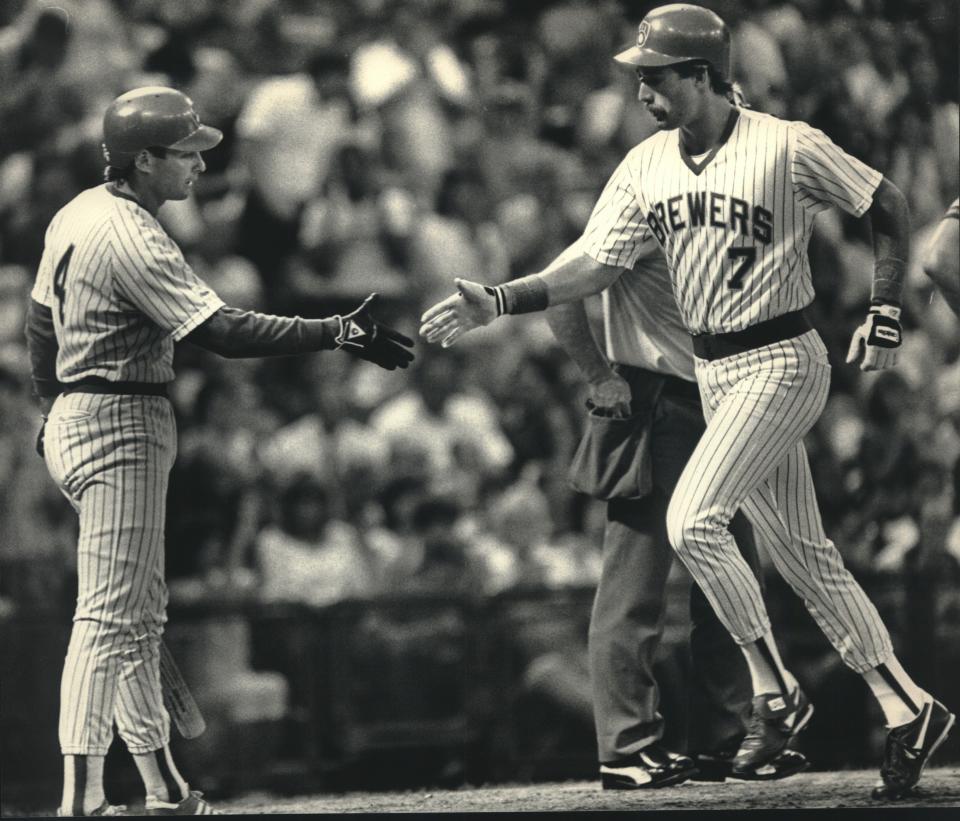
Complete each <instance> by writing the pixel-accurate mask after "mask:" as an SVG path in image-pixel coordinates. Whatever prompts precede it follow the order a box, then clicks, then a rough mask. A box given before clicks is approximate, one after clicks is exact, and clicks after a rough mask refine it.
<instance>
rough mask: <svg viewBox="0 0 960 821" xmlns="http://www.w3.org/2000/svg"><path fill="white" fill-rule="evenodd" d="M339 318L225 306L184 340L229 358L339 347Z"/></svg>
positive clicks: (307, 351) (288, 353) (295, 352)
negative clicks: (303, 315) (314, 317)
mask: <svg viewBox="0 0 960 821" xmlns="http://www.w3.org/2000/svg"><path fill="white" fill-rule="evenodd" d="M338 330H339V323H338V321H337V320H336V319H332V318H331V319H303V318H301V317H298V316H294V317H291V316H273V315H270V314H261V313H257V312H255V311H241V310H239V309H237V308H231V307H229V306H224V307H223V308H220V309H219V310H218V311H217V312H216V313H214V314H213V316H211V317H210V318H209V319H208V320H207V321H206V322H204V323H203V324H202V325H199V326H198V327H197V328H196V329H195V330H193V331H192V332H191V333H189V334H188V335H187V336H186V337H184V339H185V340H186V341H187V342H192V343H193V344H194V345H198V346H200V347H201V348H205V349H206V350H208V351H213V352H214V353H216V354H219V355H220V356H223V357H227V358H228V359H244V358H250V357H260V356H289V355H291V354H300V353H310V352H312V351H320V350H332V349H333V348H335V347H336V336H337V333H338Z"/></svg>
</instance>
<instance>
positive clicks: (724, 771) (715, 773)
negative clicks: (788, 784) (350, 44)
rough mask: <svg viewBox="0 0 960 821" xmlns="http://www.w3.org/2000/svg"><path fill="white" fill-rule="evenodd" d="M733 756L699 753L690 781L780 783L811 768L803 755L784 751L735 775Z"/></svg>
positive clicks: (728, 754)
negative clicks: (729, 780) (766, 761)
mask: <svg viewBox="0 0 960 821" xmlns="http://www.w3.org/2000/svg"><path fill="white" fill-rule="evenodd" d="M733 756H734V753H733V752H719V753H697V754H696V755H694V757H693V763H694V764H695V765H696V767H697V772H696V774H695V775H693V776H691V777H690V780H691V781H713V782H720V781H726V780H727V779H728V778H732V779H735V780H737V781H778V780H779V779H781V778H789V777H790V776H791V775H796V774H797V773H800V772H803V771H804V770H805V769H807V768H808V767H809V766H810V762H809V761H807V757H806V756H805V755H804V754H803V753H799V752H797V751H796V750H784V751H783V752H782V753H780V755H778V756H777V757H776V758H774V759H773V761H770V762H768V763H766V764H760V765H759V766H757V767H754V768H752V769H745V770H742V771H741V772H739V773H734V771H733Z"/></svg>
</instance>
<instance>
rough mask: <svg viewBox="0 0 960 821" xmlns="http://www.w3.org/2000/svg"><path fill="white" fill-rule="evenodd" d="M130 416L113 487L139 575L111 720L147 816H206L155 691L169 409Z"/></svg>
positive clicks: (156, 406)
mask: <svg viewBox="0 0 960 821" xmlns="http://www.w3.org/2000/svg"><path fill="white" fill-rule="evenodd" d="M120 401H122V402H124V403H126V404H127V405H129V407H128V412H129V413H131V414H136V416H137V417H138V420H137V421H138V423H139V424H140V425H142V426H143V431H142V433H143V434H144V435H142V436H140V437H137V438H136V439H130V440H128V441H127V442H125V444H124V446H123V448H124V453H123V454H122V455H123V458H122V459H121V465H122V466H121V467H120V468H119V469H118V471H117V477H118V481H119V483H120V486H121V487H122V488H123V489H124V493H123V498H124V500H125V505H126V512H127V516H126V520H127V521H128V522H130V524H129V530H128V531H125V532H127V536H128V542H129V547H130V550H131V553H133V554H135V555H136V561H137V564H138V566H139V569H140V574H139V583H138V585H137V586H136V587H135V588H134V589H132V590H130V592H129V595H128V597H127V600H126V608H127V611H128V612H129V613H131V614H132V615H133V617H134V618H135V619H136V620H135V622H134V623H133V624H132V625H131V629H130V632H129V640H128V641H127V643H126V646H125V649H124V654H123V658H122V664H121V669H120V675H119V682H118V689H117V702H116V708H115V711H114V718H115V720H116V722H117V729H118V731H119V734H120V737H121V738H122V739H123V740H124V742H125V743H126V745H127V749H128V750H129V751H130V753H131V755H132V756H133V759H134V762H135V764H136V766H137V770H138V771H139V773H140V777H141V778H142V779H143V784H144V790H145V793H146V802H145V811H146V813H147V815H212V814H214V811H213V809H212V808H211V807H210V805H209V804H208V803H207V802H206V801H204V800H203V798H202V797H201V794H200V793H199V792H196V791H191V790H190V787H189V785H188V784H187V782H186V780H185V779H184V778H183V776H182V775H181V774H180V772H179V770H178V769H177V766H176V764H175V763H174V760H173V755H172V754H171V751H170V746H169V745H170V716H169V715H168V714H167V711H166V708H165V707H164V705H163V694H162V690H161V684H160V641H161V637H162V634H163V626H164V624H165V623H166V608H167V587H166V582H165V581H164V526H165V518H166V498H167V485H168V481H169V474H170V469H171V468H172V466H173V460H174V455H175V442H176V429H175V425H174V420H173V412H172V409H171V407H170V405H169V403H168V402H166V400H163V399H160V398H153V397H151V398H146V399H132V400H127V399H124V400H120Z"/></svg>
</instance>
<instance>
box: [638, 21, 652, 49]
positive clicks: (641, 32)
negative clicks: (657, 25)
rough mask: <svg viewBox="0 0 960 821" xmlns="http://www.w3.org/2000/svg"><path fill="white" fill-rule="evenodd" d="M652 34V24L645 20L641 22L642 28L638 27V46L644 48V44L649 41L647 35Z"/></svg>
mask: <svg viewBox="0 0 960 821" xmlns="http://www.w3.org/2000/svg"><path fill="white" fill-rule="evenodd" d="M649 35H650V24H649V23H648V22H647V21H646V20H644V21H643V22H642V23H641V24H640V28H639V29H637V48H642V47H643V44H644V43H646V42H647V37H648V36H649Z"/></svg>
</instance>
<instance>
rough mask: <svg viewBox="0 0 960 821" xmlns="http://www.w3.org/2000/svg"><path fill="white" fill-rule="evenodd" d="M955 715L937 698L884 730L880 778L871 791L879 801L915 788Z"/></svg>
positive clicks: (904, 793) (895, 797)
mask: <svg viewBox="0 0 960 821" xmlns="http://www.w3.org/2000/svg"><path fill="white" fill-rule="evenodd" d="M955 720H956V717H955V716H954V714H953V713H951V712H950V711H949V710H948V709H947V708H946V707H944V706H943V705H942V704H941V703H940V702H939V701H937V700H936V699H931V700H930V701H928V702H927V703H926V704H924V705H923V709H922V710H921V711H920V712H919V713H918V714H917V717H916V718H914V719H913V720H912V721H908V722H907V723H906V724H901V725H900V726H899V727H893V728H892V729H891V730H890V731H889V732H888V733H887V743H886V746H885V748H884V753H883V764H881V765H880V778H881V779H882V780H881V782H880V784H878V785H877V786H876V787H875V788H874V790H873V793H872V796H873V797H874V798H875V799H877V800H878V801H884V800H888V801H895V800H897V799H898V798H906V797H907V796H909V795H910V794H911V793H913V792H914V788H915V787H916V784H917V782H918V781H919V780H920V774H921V773H922V772H923V768H924V767H925V766H926V763H927V761H929V760H930V756H931V755H933V753H934V751H935V750H936V749H937V747H939V746H940V745H941V744H942V743H943V740H944V739H945V738H946V737H947V734H948V733H949V732H950V728H951V727H953V723H954V721H955Z"/></svg>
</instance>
